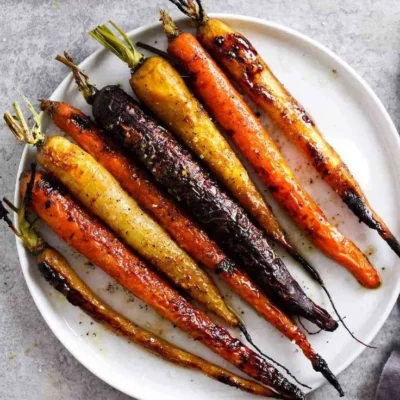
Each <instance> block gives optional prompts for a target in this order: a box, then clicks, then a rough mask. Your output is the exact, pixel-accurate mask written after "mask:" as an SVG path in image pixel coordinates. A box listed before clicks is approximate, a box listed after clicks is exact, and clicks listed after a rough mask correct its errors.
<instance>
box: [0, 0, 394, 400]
mask: <svg viewBox="0 0 400 400" xmlns="http://www.w3.org/2000/svg"><path fill="white" fill-rule="evenodd" d="M166 3H167V1H166V0H163V1H161V0H157V1H156V0H148V1H138V0H126V1H121V0H113V1H104V0H102V1H98V0H85V1H77V0H74V1H63V0H59V1H54V2H53V1H52V0H48V1H40V0H38V1H12V0H0V16H1V20H2V21H1V24H0V55H1V56H0V94H1V95H0V111H4V110H5V109H6V108H8V107H9V106H10V104H11V102H12V100H13V99H14V98H15V97H16V92H15V90H14V87H15V86H16V85H17V86H18V87H20V88H21V89H23V91H24V92H25V93H26V94H27V96H28V97H30V98H32V99H37V98H41V97H46V96H49V95H50V94H51V93H52V91H53V89H54V88H55V87H57V85H58V83H59V82H60V81H61V80H62V79H63V77H64V74H65V71H64V70H62V69H61V68H56V67H55V64H54V62H53V61H52V59H53V58H54V56H55V54H56V53H57V52H59V51H60V50H62V49H73V52H74V54H75V56H76V58H77V59H78V60H79V61H80V60H82V59H84V58H85V57H86V56H88V55H89V54H90V53H92V52H93V51H94V49H95V48H97V45H96V44H95V43H94V41H93V40H91V39H90V38H89V37H88V35H87V34H86V32H87V30H88V28H90V27H94V26H95V25H96V24H98V23H100V22H105V21H106V20H107V19H109V18H112V19H114V20H116V21H118V22H119V23H121V24H122V25H123V26H124V27H129V28H134V27H136V26H138V25H140V24H144V23H149V22H153V21H156V19H157V11H158V9H159V8H160V7H161V6H162V7H165V6H166ZM206 3H207V6H208V8H209V9H210V10H212V11H215V12H230V13H238V14H240V13H241V14H245V15H252V16H256V17H261V18H265V19H269V20H272V21H276V22H279V23H283V24H285V25H287V26H290V27H292V28H294V29H297V30H299V31H301V32H303V33H305V34H307V35H309V36H311V37H312V38H315V39H317V40H319V41H320V42H322V43H323V44H325V45H327V46H328V47H329V48H330V49H332V50H333V51H335V52H336V53H337V54H338V55H339V56H341V57H342V58H344V59H345V60H346V61H347V62H348V63H349V64H350V65H352V66H353V67H354V68H355V69H356V70H357V71H358V73H359V74H361V76H363V77H364V78H365V79H366V80H367V82H368V83H369V84H370V85H371V86H372V88H373V89H374V90H375V91H376V93H377V94H378V96H379V97H380V98H381V99H382V101H383V103H384V105H385V106H386V108H387V109H388V110H389V113H390V115H391V116H392V118H393V119H394V122H395V124H396V126H397V127H398V128H399V127H400V85H399V82H400V79H399V67H400V66H399V61H400V60H399V46H400V24H399V21H400V3H399V2H398V0H303V1H296V0H268V1H267V0H265V1H262V0H227V1H225V2H224V1H216V0H208V1H206ZM169 8H170V9H172V7H169ZM175 15H178V13H175ZM21 152H22V146H21V145H20V144H17V143H16V142H15V141H14V139H13V138H12V137H11V136H10V135H9V133H8V132H7V129H6V128H5V127H4V126H3V125H2V124H1V126H0V188H1V195H2V196H3V195H7V196H9V197H10V198H12V195H13V191H14V182H15V176H16V172H17V166H18V163H19V159H20V156H21ZM399 334H400V322H399V310H398V307H395V309H394V311H393V312H392V314H391V316H390V318H389V319H388V321H387V322H386V324H385V325H384V327H383V328H382V330H381V332H380V333H379V335H378V336H377V338H376V340H375V342H374V343H375V344H376V345H378V346H379V349H378V350H375V351H366V352H364V354H363V355H362V356H361V357H359V358H358V360H357V361H355V362H354V363H353V365H352V366H351V367H349V368H348V369H347V370H346V371H345V372H344V373H342V374H341V376H340V380H341V382H342V384H343V386H344V388H345V389H346V392H347V398H348V399H349V400H350V399H352V400H353V399H357V400H370V399H373V398H374V393H375V388H376V385H377V382H378V378H379V374H380V371H381V369H382V366H383V364H384V363H385V361H386V359H387V358H388V355H389V352H390V350H391V348H392V347H393V346H394V345H395V344H396V343H397V342H398V341H399V339H398V337H399ZM184 397H189V394H188V395H187V396H185V395H184ZM335 397H336V394H335V393H334V392H333V390H332V389H331V388H330V387H328V386H325V387H324V388H322V389H320V390H318V391H317V392H316V393H315V394H313V395H312V396H310V398H311V399H319V400H328V399H332V398H335ZM126 398H127V396H125V395H123V394H121V393H119V392H118V391H116V390H114V389H113V388H111V387H109V386H108V385H107V384H105V383H103V382H102V381H100V380H99V379H98V378H96V377H95V376H93V375H92V374H91V373H90V372H88V371H87V370H86V369H85V368H84V367H83V366H81V365H80V364H79V363H78V362H77V361H76V360H75V359H74V358H73V357H72V356H71V355H70V354H69V353H68V352H67V351H66V350H65V349H64V348H63V346H62V345H61V344H60V343H59V342H58V340H57V339H56V338H55V337H54V336H53V334H52V333H51V332H50V330H49V329H48V327H47V326H46V324H45V323H44V321H43V319H42V317H41V316H40V314H39V312H38V311H37V309H36V307H35V305H34V304H33V302H32V300H31V297H30V295H29V293H28V290H27V287H26V285H25V282H24V279H23V277H22V273H21V271H20V267H19V263H18V259H17V255H16V250H15V242H14V238H13V237H12V235H11V234H10V233H9V232H8V231H7V230H6V229H5V228H4V226H3V225H1V227H0V399H9V400H12V399H18V400H20V399H27V400H36V399H37V400H39V399H41V400H42V399H53V400H58V399H97V400H101V399H118V400H122V399H126Z"/></svg>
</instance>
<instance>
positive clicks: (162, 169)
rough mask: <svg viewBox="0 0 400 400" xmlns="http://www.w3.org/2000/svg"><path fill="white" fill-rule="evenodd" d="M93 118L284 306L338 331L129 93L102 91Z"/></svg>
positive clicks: (243, 215) (239, 210) (203, 173)
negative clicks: (140, 162) (139, 161)
mask: <svg viewBox="0 0 400 400" xmlns="http://www.w3.org/2000/svg"><path fill="white" fill-rule="evenodd" d="M93 115H94V116H95V118H96V120H97V122H98V123H99V124H100V126H102V127H103V128H104V129H105V131H106V132H105V133H106V134H107V135H109V136H110V137H112V138H113V139H114V140H116V141H118V142H119V143H120V144H122V145H123V146H124V147H125V148H126V149H128V150H129V151H131V152H132V153H133V154H134V155H135V156H136V157H137V158H138V159H140V160H141V161H142V163H143V164H144V165H145V166H146V167H147V168H148V169H149V171H150V172H151V173H152V175H153V176H154V178H155V179H156V180H157V181H158V182H159V183H160V184H162V185H164V186H165V187H166V188H167V189H168V190H169V192H170V193H171V195H172V196H173V197H174V198H175V199H176V200H178V201H179V202H182V203H183V204H185V206H186V207H187V208H188V210H190V211H191V212H192V214H193V215H194V216H195V217H196V218H197V220H198V221H199V223H201V224H202V225H203V226H204V227H205V228H206V229H207V230H208V232H209V233H210V235H212V236H213V237H214V239H215V240H216V241H217V242H219V243H220V244H221V245H222V247H224V248H225V249H226V251H227V252H228V253H230V254H231V255H232V257H234V258H236V259H237V260H240V262H241V265H243V266H244V268H245V269H246V272H247V273H248V274H249V275H250V277H251V278H252V279H254V280H255V281H256V282H258V284H259V286H260V287H261V288H262V289H263V290H264V291H265V292H266V293H267V294H268V295H269V296H271V297H272V298H273V299H274V300H275V301H276V302H277V303H278V304H279V305H280V306H281V307H283V308H284V309H285V310H286V311H287V312H289V313H291V314H295V315H299V316H302V317H304V318H306V319H308V320H309V321H311V322H314V323H315V324H317V325H318V326H319V327H321V328H323V329H326V330H328V331H333V330H335V329H336V328H337V322H336V321H334V320H333V319H332V317H331V316H330V315H329V314H328V313H327V312H326V311H325V310H323V309H322V308H321V307H319V306H317V305H316V304H315V303H313V302H312V301H311V300H310V299H309V298H308V297H307V296H306V294H305V293H304V292H303V290H302V289H301V287H300V285H299V284H298V283H297V282H296V281H295V280H294V279H293V277H292V276H291V275H290V273H289V272H288V270H287V268H286V266H285V265H284V264H283V262H282V260H281V259H280V258H279V257H278V256H277V255H276V254H275V252H274V251H273V250H272V248H271V247H270V246H269V244H268V242H267V240H266V238H265V236H264V235H263V233H262V232H261V230H259V229H258V228H257V227H256V226H255V225H254V224H253V223H252V222H251V221H250V219H249V217H248V216H247V214H246V213H245V212H244V210H243V209H242V208H241V207H239V206H238V205H237V204H236V203H235V202H233V201H232V200H231V199H230V198H229V197H228V196H227V195H226V194H225V192H223V191H222V189H221V188H220V187H219V185H218V184H217V183H216V182H215V181H214V180H213V179H212V178H211V177H210V175H209V174H208V173H207V172H206V171H204V169H203V168H202V167H201V166H200V165H199V164H198V163H197V161H195V160H194V159H193V157H192V156H191V154H190V153H189V152H188V151H187V150H186V149H184V148H183V147H182V146H181V145H180V144H179V143H178V142H177V141H176V140H175V139H174V138H173V136H172V135H171V134H170V133H169V132H167V131H166V130H165V129H164V128H162V127H161V126H160V125H159V124H158V123H157V122H156V121H155V120H154V119H152V118H151V117H149V116H147V115H146V114H145V113H144V112H143V111H142V110H141V109H140V108H139V106H138V105H137V103H136V102H135V101H134V100H133V99H132V98H131V97H130V96H129V95H127V94H126V93H125V92H124V91H123V90H122V89H120V88H119V87H117V86H107V87H105V88H103V89H102V90H99V91H97V92H96V93H95V94H94V97H93Z"/></svg>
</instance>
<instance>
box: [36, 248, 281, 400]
mask: <svg viewBox="0 0 400 400" xmlns="http://www.w3.org/2000/svg"><path fill="white" fill-rule="evenodd" d="M37 263H38V268H39V270H40V272H41V274H42V276H43V277H44V278H45V279H46V281H47V282H48V283H49V284H50V285H52V286H53V287H54V288H55V289H56V290H58V291H59V292H60V293H62V294H63V295H64V296H65V297H66V298H67V300H68V301H69V302H70V303H71V304H72V305H74V306H77V307H79V308H80V309H81V310H82V311H84V312H85V313H86V314H88V315H89V316H90V317H92V318H93V319H94V320H95V321H97V322H99V323H100V324H102V325H103V326H105V327H106V328H108V329H110V330H111V331H113V332H114V333H116V334H117V335H120V336H123V337H126V338H127V339H129V340H130V341H132V342H134V343H136V344H138V345H140V346H141V347H143V348H145V349H146V350H148V351H150V352H152V353H153V354H155V355H157V356H159V357H161V358H162V359H164V360H166V361H169V362H171V363H174V364H177V365H179V366H182V367H185V368H190V369H193V370H197V371H201V372H203V373H204V374H206V375H207V376H209V377H210V378H212V379H215V380H217V381H219V382H221V383H224V384H226V385H229V386H232V387H235V388H238V389H241V390H243V391H246V392H248V393H252V394H256V395H259V396H264V397H274V398H276V396H279V395H277V394H276V393H275V392H274V391H272V390H271V389H269V388H267V387H265V386H262V385H260V384H258V383H256V382H253V381H249V380H247V379H244V378H241V377H239V376H237V375H235V374H232V373H231V372H229V371H227V370H225V369H224V368H221V367H219V366H217V365H215V364H211V363H209V362H208V361H206V360H204V359H202V358H200V357H197V356H196V355H194V354H191V353H188V352H186V351H185V350H182V349H180V348H179V347H176V346H174V345H172V344H171V343H169V342H167V341H166V340H164V339H162V338H160V337H159V336H157V335H154V334H153V333H151V332H149V331H147V330H145V329H143V328H140V327H139V326H138V325H136V324H134V323H133V322H131V321H129V320H128V319H127V318H125V317H124V316H123V315H121V314H119V313H118V312H116V311H114V310H113V309H112V308H110V307H109V306H108V305H107V304H106V303H105V302H104V301H102V300H101V299H100V298H99V297H98V296H96V295H95V294H94V293H93V292H92V291H91V290H90V289H89V287H88V286H87V285H86V284H85V283H84V282H83V281H82V280H81V279H80V278H79V276H78V275H77V274H76V273H75V272H74V271H73V269H72V268H71V266H70V265H69V264H68V262H67V260H66V259H65V258H64V257H63V256H62V255H61V254H60V253H58V252H57V251H55V250H54V249H51V248H47V249H46V250H44V251H43V252H42V253H41V254H40V255H39V256H38V257H37ZM278 398H282V397H280V396H279V397H278Z"/></svg>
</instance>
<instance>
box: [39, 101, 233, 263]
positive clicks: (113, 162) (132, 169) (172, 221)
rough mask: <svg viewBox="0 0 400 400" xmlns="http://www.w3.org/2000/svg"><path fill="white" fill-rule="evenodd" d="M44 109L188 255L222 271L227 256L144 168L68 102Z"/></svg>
mask: <svg viewBox="0 0 400 400" xmlns="http://www.w3.org/2000/svg"><path fill="white" fill-rule="evenodd" d="M41 109H42V110H43V111H45V112H48V113H49V114H50V116H51V117H52V119H53V121H54V123H55V124H56V125H57V126H58V127H59V128H60V129H62V130H63V131H64V132H66V133H67V134H68V135H69V136H71V137H72V138H73V139H74V140H75V141H76V142H77V143H78V144H79V145H80V146H81V147H82V148H83V149H84V150H85V151H86V152H88V153H89V154H90V155H92V156H93V157H94V158H95V159H96V160H97V161H98V162H99V163H100V164H101V165H103V166H104V167H105V168H106V169H107V170H108V171H109V172H110V173H111V174H112V175H113V176H114V178H115V179H116V180H117V181H118V182H119V183H120V185H121V186H122V187H123V188H124V189H125V190H126V191H127V192H128V193H129V194H130V195H131V196H132V197H133V198H134V199H135V200H136V201H137V202H138V204H139V205H140V206H141V207H142V208H143V209H145V210H146V211H147V212H148V213H150V214H151V215H152V216H153V217H154V218H155V219H156V220H157V221H158V222H159V223H160V224H161V225H162V227H163V228H164V229H165V230H166V231H168V232H169V233H170V234H171V236H172V237H173V238H174V239H175V240H176V241H177V243H178V244H179V246H180V247H182V248H183V249H184V250H185V251H186V252H187V253H189V254H190V255H191V256H192V257H193V258H194V259H196V260H197V261H198V262H200V263H201V264H203V265H205V266H206V267H208V268H210V269H212V270H218V271H220V270H223V269H224V266H223V265H224V263H226V264H228V265H230V264H231V263H232V264H233V262H232V261H228V260H226V261H224V260H225V259H226V258H227V257H226V256H225V255H224V254H223V253H222V251H221V250H220V249H219V248H218V247H217V245H216V244H215V242H213V241H212V240H211V239H210V238H209V237H208V235H207V234H206V233H205V232H204V231H203V230H202V229H200V227H199V226H198V225H197V224H196V223H195V222H194V221H192V220H191V219H190V218H189V217H188V215H186V213H185V212H184V211H183V210H182V209H181V208H179V207H178V206H177V205H176V204H175V203H174V202H173V201H172V199H171V198H170V197H169V196H168V195H167V194H166V193H165V192H163V191H162V190H161V189H160V188H159V187H158V186H157V185H156V184H155V183H154V182H153V181H152V180H151V178H150V176H149V175H148V173H146V171H145V170H144V169H143V167H141V166H139V165H137V164H136V163H135V162H134V160H133V159H132V158H128V157H126V156H125V154H123V153H122V152H121V151H119V150H118V149H117V148H116V146H115V145H114V144H113V143H112V141H111V140H110V139H109V138H107V136H106V135H104V134H103V133H102V132H101V131H100V129H99V128H98V127H97V126H96V125H95V124H94V122H93V121H92V120H91V119H90V117H88V116H87V115H85V114H84V113H82V112H81V111H79V110H78V109H76V108H74V107H72V106H70V105H69V104H67V103H62V102H55V101H50V100H42V102H41Z"/></svg>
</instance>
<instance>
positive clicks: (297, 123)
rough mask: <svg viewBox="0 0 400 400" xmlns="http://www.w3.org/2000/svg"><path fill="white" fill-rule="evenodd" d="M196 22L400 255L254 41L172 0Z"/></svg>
mask: <svg viewBox="0 0 400 400" xmlns="http://www.w3.org/2000/svg"><path fill="white" fill-rule="evenodd" d="M170 1H172V2H173V3H175V4H177V5H178V3H179V5H180V6H181V9H182V11H183V12H184V13H185V14H186V15H188V16H189V17H190V18H192V19H193V20H194V21H195V22H196V24H197V26H198V27H197V37H198V39H199V41H200V42H201V43H202V44H203V45H204V47H205V48H206V49H207V50H208V51H209V52H210V53H211V54H212V56H213V57H214V58H215V60H216V61H217V62H218V63H220V65H221V66H222V67H223V68H224V69H225V70H226V72H227V73H228V74H229V75H230V76H231V77H232V78H233V79H234V80H235V82H237V83H238V84H239V85H240V87H241V88H242V90H243V91H244V92H245V93H246V94H247V95H248V96H249V97H250V98H251V99H252V100H253V101H254V102H255V103H256V104H257V105H258V106H259V107H261V109H262V110H263V111H265V112H266V113H267V114H268V115H269V116H270V117H271V119H272V120H273V122H274V123H275V124H276V126H278V127H279V128H280V129H281V131H282V132H283V133H285V134H286V136H287V137H288V138H289V139H290V140H291V141H292V142H293V143H294V144H295V145H296V146H297V147H298V148H299V149H300V150H301V151H302V152H303V153H304V154H305V155H306V156H307V158H308V159H309V160H310V162H311V163H312V165H313V166H314V167H315V168H316V170H317V171H318V172H319V173H320V176H321V177H322V178H323V179H324V180H325V181H326V182H327V183H328V184H329V185H330V186H331V187H332V189H333V190H334V191H335V192H336V193H337V194H338V195H339V196H340V197H341V199H342V200H343V202H344V203H345V204H346V205H347V206H348V207H349V208H350V210H351V211H352V212H353V213H354V214H355V215H356V217H357V218H359V220H360V221H362V222H364V223H365V224H366V225H367V226H368V227H370V228H372V229H375V230H376V231H377V232H378V233H379V235H380V236H381V237H382V238H383V239H384V240H385V241H386V242H387V243H388V244H389V246H390V247H391V248H392V249H393V251H394V252H395V253H396V254H397V255H398V256H399V257H400V243H399V242H398V240H397V239H396V237H395V236H394V235H393V233H392V232H391V231H390V229H389V227H388V226H387V225H386V224H385V222H384V221H383V220H382V218H381V217H380V216H379V215H378V214H377V213H376V212H375V211H374V210H373V209H372V207H371V205H370V204H369V202H368V200H367V198H366V196H365V194H364V193H363V191H362V189H361V187H360V185H359V184H358V182H357V181H356V180H355V179H354V177H353V175H352V174H351V172H350V170H349V168H348V167H347V165H346V164H345V163H344V162H343V160H342V159H341V157H340V155H339V154H338V153H337V152H336V151H335V149H334V148H333V147H332V146H330V144H329V143H328V142H327V141H326V140H325V138H324V136H323V135H322V133H321V132H320V130H319V129H318V127H317V126H316V124H315V122H314V121H313V119H312V118H311V116H310V115H309V114H308V113H307V112H306V110H305V109H304V107H303V106H302V105H301V104H300V103H299V102H298V101H297V100H296V99H295V98H294V97H293V96H292V95H291V93H290V92H289V91H288V90H287V88H286V87H285V86H283V85H282V83H281V82H280V81H279V79H278V78H277V77H276V76H275V75H274V73H273V72H272V70H271V69H270V67H269V66H268V65H267V64H266V62H265V61H264V60H263V58H262V57H261V56H260V55H259V54H258V53H257V51H256V49H255V48H254V47H253V46H252V44H251V43H250V42H249V41H248V40H247V39H246V38H245V37H244V36H243V35H242V34H241V33H239V32H236V31H234V30H233V29H232V28H230V27H229V26H227V25H226V24H224V23H223V22H222V21H219V20H215V19H210V18H208V16H207V14H206V13H205V12H204V9H203V8H202V6H201V1H200V0H196V3H197V7H196V4H195V3H194V2H191V1H190V0H189V1H188V0H170Z"/></svg>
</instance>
